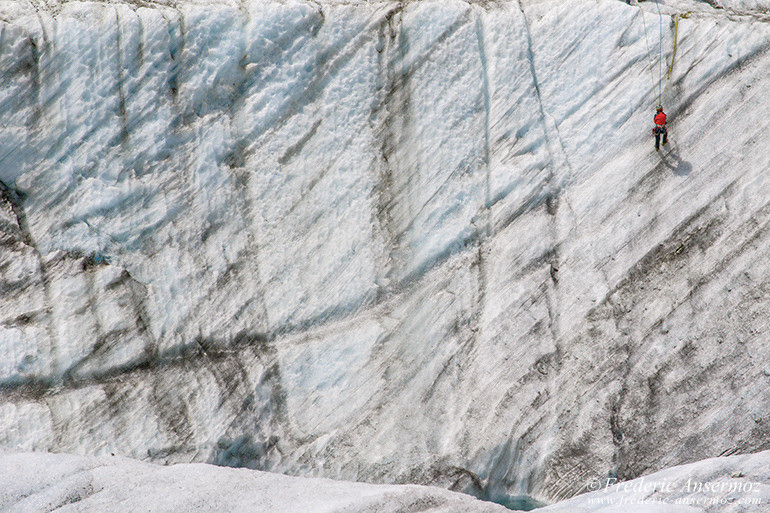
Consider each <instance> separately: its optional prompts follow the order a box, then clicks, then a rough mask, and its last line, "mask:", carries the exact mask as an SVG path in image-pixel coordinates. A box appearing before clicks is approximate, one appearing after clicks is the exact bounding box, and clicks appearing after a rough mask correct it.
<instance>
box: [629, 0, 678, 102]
mask: <svg viewBox="0 0 770 513" xmlns="http://www.w3.org/2000/svg"><path fill="white" fill-rule="evenodd" d="M637 5H638V6H639V14H640V15H641V17H642V26H643V27H644V40H645V42H646V43H647V60H648V61H649V66H650V79H651V80H652V92H653V94H655V96H656V98H657V101H656V104H657V105H663V98H664V97H665V95H666V91H667V90H668V83H669V81H670V80H671V71H672V70H673V69H674V59H675V58H676V45H677V38H678V33H679V18H680V16H679V15H678V14H676V15H674V17H673V20H674V47H673V51H672V52H671V62H670V63H669V66H668V71H667V72H666V82H665V84H663V15H662V14H661V12H660V4H659V3H658V2H655V5H656V6H657V9H658V80H657V84H656V81H655V71H654V66H653V59H652V51H651V49H650V38H649V35H648V33H647V22H646V21H645V19H644V9H642V6H641V5H640V4H637ZM656 90H657V91H656Z"/></svg>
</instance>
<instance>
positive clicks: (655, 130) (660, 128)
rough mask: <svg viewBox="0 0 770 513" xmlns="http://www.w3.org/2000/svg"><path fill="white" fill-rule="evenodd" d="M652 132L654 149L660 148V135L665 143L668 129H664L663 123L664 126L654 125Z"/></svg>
mask: <svg viewBox="0 0 770 513" xmlns="http://www.w3.org/2000/svg"><path fill="white" fill-rule="evenodd" d="M652 133H654V134H655V149H656V150H659V149H660V136H661V135H662V136H663V144H666V143H667V142H668V130H666V127H665V125H664V126H658V125H656V126H655V128H653V129H652Z"/></svg>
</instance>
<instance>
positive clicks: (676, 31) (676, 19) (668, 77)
mask: <svg viewBox="0 0 770 513" xmlns="http://www.w3.org/2000/svg"><path fill="white" fill-rule="evenodd" d="M678 34H679V15H678V14H677V15H676V16H674V50H673V51H672V52H671V64H670V65H669V67H668V73H667V74H666V86H665V87H664V88H663V93H662V94H661V98H660V99H661V102H662V101H663V97H664V96H666V91H667V90H668V82H669V81H670V80H671V71H673V69H674V59H676V42H677V40H678Z"/></svg>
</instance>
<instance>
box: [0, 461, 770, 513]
mask: <svg viewBox="0 0 770 513" xmlns="http://www.w3.org/2000/svg"><path fill="white" fill-rule="evenodd" d="M768 471H770V452H767V451H766V452H762V453H758V454H752V455H741V456H731V457H727V458H714V459H710V460H705V461H699V462H697V463H693V464H690V465H682V466H677V467H672V468H669V469H666V470H663V471H661V472H656V473H654V474H650V475H645V476H643V477H641V478H638V479H634V480H631V481H625V482H623V483H614V482H612V481H609V482H608V481H607V480H605V481H604V482H601V483H600V482H596V483H593V484H592V486H591V488H592V489H596V490H597V491H595V492H593V493H588V494H584V495H580V496H578V497H575V498H573V499H571V500H567V501H564V502H560V503H557V504H553V505H551V506H549V507H546V508H545V509H543V510H542V511H543V512H544V513H545V512H549V513H551V512H553V513H589V512H601V513H611V512H618V513H620V512H623V513H704V512H719V513H732V512H741V511H764V510H766V508H767V504H768V501H770V481H769V480H768ZM0 490H2V492H0V508H2V509H3V511H7V512H9V513H11V512H13V513H15V512H30V511H50V510H53V509H56V510H57V511H58V510H61V511H65V510H66V511H79V512H84V513H85V512H92V511H93V512H102V511H112V510H114V509H115V508H119V509H120V510H121V511H126V512H133V511H137V512H138V511H150V510H151V511H154V512H157V513H160V512H164V511H185V512H189V513H196V512H199V511H259V512H264V513H273V512H275V513H278V512H292V513H293V512H298V511H302V512H308V513H315V512H325V513H332V512H334V513H343V512H344V513H354V512H355V513H368V512H372V513H387V512H393V513H396V512H398V513H405V512H412V511H431V512H435V513H449V512H454V513H460V512H464V513H471V512H490V513H491V512H503V511H507V510H506V509H505V508H503V507H501V506H498V505H495V504H490V503H489V502H486V503H485V502H480V501H478V500H475V499H473V498H471V497H468V496H467V495H461V494H458V493H452V492H448V491H446V490H442V489H439V488H432V487H425V486H414V485H390V486H388V485H369V484H361V483H350V482H341V481H331V480H328V479H317V478H316V479H313V478H299V477H288V476H282V475H277V474H271V473H267V472H259V471H254V470H245V469H225V468H218V467H213V466H210V465H203V464H179V465H171V466H167V467H161V466H157V465H152V464H148V463H142V462H138V461H135V460H130V459H127V458H122V457H119V456H102V457H100V458H95V457H77V456H72V455H64V454H59V455H53V454H42V453H0ZM538 511H540V510H538Z"/></svg>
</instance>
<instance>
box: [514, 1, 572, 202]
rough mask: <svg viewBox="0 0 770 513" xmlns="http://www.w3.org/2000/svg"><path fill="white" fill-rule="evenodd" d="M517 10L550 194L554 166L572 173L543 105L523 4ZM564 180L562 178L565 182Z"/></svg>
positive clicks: (554, 123)
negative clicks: (547, 161) (540, 126)
mask: <svg viewBox="0 0 770 513" xmlns="http://www.w3.org/2000/svg"><path fill="white" fill-rule="evenodd" d="M519 10H521V15H522V18H523V19H524V29H525V31H526V35H527V56H528V61H529V71H530V74H531V75H532V84H533V86H534V88H535V95H536V96H537V104H538V108H539V110H540V119H541V121H542V123H543V131H544V134H545V138H546V143H547V146H548V154H549V155H550V157H551V166H550V168H549V176H548V183H549V184H550V186H551V188H552V189H555V190H552V191H550V193H551V194H557V193H558V190H559V189H560V187H557V186H555V184H554V183H553V182H554V180H555V178H556V170H555V169H556V166H557V165H558V166H559V167H561V168H564V169H567V170H568V171H569V175H571V174H572V166H571V165H570V163H569V160H568V159H567V153H566V151H565V150H564V144H563V143H562V140H561V136H560V135H559V128H558V126H557V125H556V122H555V121H554V119H553V118H552V117H551V116H550V115H549V114H548V113H547V112H546V110H545V107H544V106H543V97H542V94H541V91H540V82H539V80H538V78H537V69H536V68H535V52H534V48H533V44H532V33H531V31H530V28H529V20H528V19H527V15H526V13H525V12H524V6H523V5H522V4H521V2H519ZM565 181H566V180H562V182H565Z"/></svg>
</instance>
